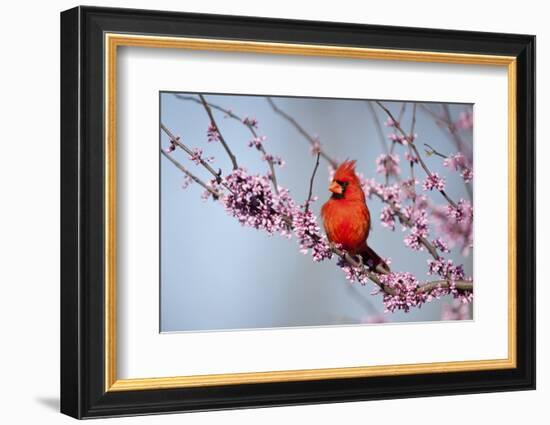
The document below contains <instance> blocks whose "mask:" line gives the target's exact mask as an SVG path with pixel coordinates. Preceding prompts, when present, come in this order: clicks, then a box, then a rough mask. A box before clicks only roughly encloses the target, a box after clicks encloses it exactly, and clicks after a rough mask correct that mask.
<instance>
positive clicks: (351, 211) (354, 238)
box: [321, 161, 390, 273]
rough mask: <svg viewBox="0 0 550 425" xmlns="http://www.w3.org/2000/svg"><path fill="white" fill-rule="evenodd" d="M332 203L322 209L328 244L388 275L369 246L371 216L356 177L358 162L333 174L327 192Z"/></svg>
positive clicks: (386, 267) (342, 167) (385, 267)
mask: <svg viewBox="0 0 550 425" xmlns="http://www.w3.org/2000/svg"><path fill="white" fill-rule="evenodd" d="M328 190H330V191H331V192H332V196H331V197H330V199H329V200H328V201H327V202H326V203H325V205H323V208H322V209H321V215H322V217H323V224H324V226H325V231H326V233H327V237H328V239H329V241H331V242H333V243H337V244H340V245H341V247H342V249H344V250H346V251H347V252H349V253H350V254H352V255H359V256H361V258H362V260H363V264H365V265H366V266H368V267H370V268H371V269H372V270H375V271H378V272H380V273H389V271H390V269H389V267H388V265H387V264H386V263H385V262H384V260H382V258H380V256H379V255H378V254H377V253H376V252H374V251H373V250H372V249H371V248H369V247H368V246H367V238H368V236H369V231H370V213H369V209H368V207H367V204H366V203H365V193H364V192H363V188H362V187H361V183H360V181H359V177H357V174H355V161H345V162H343V163H342V164H340V166H339V167H338V169H337V170H336V172H335V173H334V178H333V180H332V182H331V183H330V186H329V188H328Z"/></svg>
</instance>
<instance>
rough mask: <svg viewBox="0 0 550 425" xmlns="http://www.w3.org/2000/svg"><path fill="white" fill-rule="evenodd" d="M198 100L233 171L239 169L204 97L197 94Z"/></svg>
mask: <svg viewBox="0 0 550 425" xmlns="http://www.w3.org/2000/svg"><path fill="white" fill-rule="evenodd" d="M199 98H200V99H201V102H202V105H203V106H204V109H205V110H206V113H207V114H208V118H210V123H211V124H212V125H213V126H214V127H215V128H216V131H217V132H218V135H219V136H220V142H221V144H222V145H223V147H224V149H225V151H226V152H227V155H228V156H229V159H230V160H231V163H232V164H233V169H234V170H236V169H237V168H239V166H238V164H237V158H235V155H233V152H231V149H229V145H228V144H227V143H226V142H225V139H224V138H223V135H222V133H221V131H220V127H218V124H216V120H215V119H214V115H213V114H212V110H211V109H210V106H208V103H207V102H206V100H205V99H204V96H203V95H202V94H199Z"/></svg>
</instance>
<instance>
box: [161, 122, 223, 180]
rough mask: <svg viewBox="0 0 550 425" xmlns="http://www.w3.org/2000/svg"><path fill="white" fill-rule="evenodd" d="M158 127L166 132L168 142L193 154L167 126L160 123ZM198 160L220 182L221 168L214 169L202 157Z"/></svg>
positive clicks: (188, 153)
mask: <svg viewBox="0 0 550 425" xmlns="http://www.w3.org/2000/svg"><path fill="white" fill-rule="evenodd" d="M160 128H161V130H162V131H164V132H165V133H166V135H167V136H168V137H169V138H170V142H172V143H174V144H175V145H176V146H178V147H179V148H180V149H182V150H184V151H185V153H187V155H189V156H193V151H192V150H191V149H190V148H189V147H187V146H186V145H185V144H183V143H182V142H181V140H180V138H179V137H178V136H176V135H175V134H174V133H172V132H171V131H170V130H169V129H168V127H166V126H165V125H164V124H163V123H160ZM199 161H200V164H201V165H202V166H203V167H204V168H206V169H207V170H208V172H209V173H210V174H212V175H213V176H214V177H215V178H216V181H217V182H218V183H220V182H221V174H222V170H218V171H216V170H214V169H213V168H212V166H211V165H210V164H209V163H208V162H206V161H205V160H204V159H202V158H200V159H199Z"/></svg>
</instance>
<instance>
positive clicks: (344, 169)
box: [334, 159, 359, 181]
mask: <svg viewBox="0 0 550 425" xmlns="http://www.w3.org/2000/svg"><path fill="white" fill-rule="evenodd" d="M334 180H342V181H351V180H356V181H358V180H359V179H358V178H357V175H356V174H355V160H353V161H352V160H349V159H347V160H345V161H344V162H342V163H341V164H340V165H339V166H338V168H337V169H336V171H335V173H334Z"/></svg>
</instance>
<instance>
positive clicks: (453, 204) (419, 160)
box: [376, 101, 457, 209]
mask: <svg viewBox="0 0 550 425" xmlns="http://www.w3.org/2000/svg"><path fill="white" fill-rule="evenodd" d="M376 104H377V105H378V106H380V108H382V109H383V110H384V112H386V114H387V115H388V116H389V117H390V118H391V119H392V120H393V121H394V122H395V128H396V129H397V130H398V131H399V132H400V133H401V135H402V136H403V137H405V139H406V140H407V142H408V143H409V145H410V146H411V148H412V150H413V151H414V154H415V155H416V157H417V158H418V162H419V163H420V165H421V166H422V169H423V170H424V172H425V173H426V175H427V176H428V177H432V173H431V171H430V169H429V168H428V166H427V165H426V163H425V162H424V160H423V159H422V157H421V156H420V152H419V151H418V149H417V148H416V145H415V143H414V141H413V140H410V139H409V136H408V135H407V133H405V131H404V130H403V129H402V128H401V125H400V124H399V122H397V121H396V120H395V118H394V117H393V114H392V113H391V112H390V110H389V109H388V108H386V107H385V106H384V105H383V104H382V103H381V102H379V101H376ZM438 192H439V193H441V195H442V196H443V197H444V198H445V199H446V200H447V202H448V203H449V204H450V205H451V206H452V207H453V208H455V209H456V208H457V205H456V203H455V202H454V201H453V200H452V199H451V198H450V197H449V195H447V193H446V192H445V190H438Z"/></svg>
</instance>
